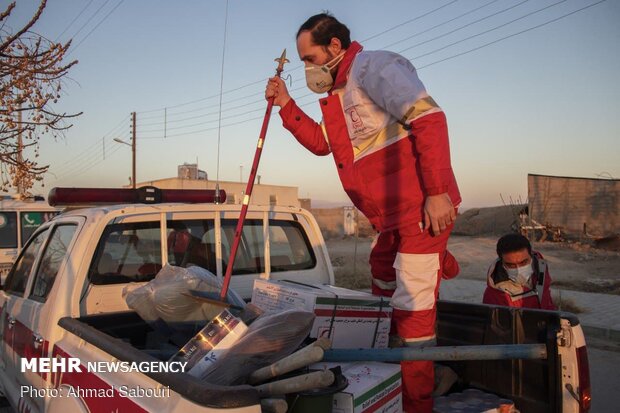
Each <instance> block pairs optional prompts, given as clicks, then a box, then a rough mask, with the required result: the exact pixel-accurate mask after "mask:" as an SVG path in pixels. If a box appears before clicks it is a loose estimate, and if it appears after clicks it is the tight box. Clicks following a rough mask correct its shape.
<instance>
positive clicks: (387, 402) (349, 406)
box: [310, 361, 403, 413]
mask: <svg viewBox="0 0 620 413" xmlns="http://www.w3.org/2000/svg"><path fill="white" fill-rule="evenodd" d="M334 366H340V367H341V369H342V373H343V374H344V376H345V377H346V378H347V380H348V381H349V385H348V386H347V388H346V389H344V390H343V391H342V392H340V393H336V394H335V395H334V406H333V413H362V412H373V413H401V412H402V411H403V407H402V406H403V401H402V378H401V372H400V364H391V363H379V362H373V361H360V362H355V363H318V364H313V365H312V366H310V368H311V369H313V370H314V369H316V370H320V369H325V368H332V367H334Z"/></svg>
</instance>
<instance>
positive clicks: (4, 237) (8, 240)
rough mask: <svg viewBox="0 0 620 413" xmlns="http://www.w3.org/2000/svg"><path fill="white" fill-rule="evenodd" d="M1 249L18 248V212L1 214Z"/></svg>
mask: <svg viewBox="0 0 620 413" xmlns="http://www.w3.org/2000/svg"><path fill="white" fill-rule="evenodd" d="M0 248H17V212H0Z"/></svg>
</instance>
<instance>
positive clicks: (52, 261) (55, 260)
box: [31, 225, 77, 302]
mask: <svg viewBox="0 0 620 413" xmlns="http://www.w3.org/2000/svg"><path fill="white" fill-rule="evenodd" d="M76 229H77V225H58V226H56V227H55V228H54V232H53V233H52V236H51V237H50V240H49V242H48V243H47V247H46V248H45V251H44V252H43V255H42V257H41V262H40V263H39V267H38V268H37V272H36V275H35V279H34V287H33V289H32V295H31V297H32V298H34V299H35V300H37V301H43V302H45V300H46V299H47V295H48V294H49V292H50V290H51V289H52V286H53V285H54V280H55V279H56V275H57V274H58V270H59V269H60V264H62V261H63V259H64V258H65V256H66V255H67V249H68V248H69V244H70V243H71V240H72V239H73V234H75V230H76Z"/></svg>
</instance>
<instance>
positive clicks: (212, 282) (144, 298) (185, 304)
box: [123, 265, 245, 342]
mask: <svg viewBox="0 0 620 413" xmlns="http://www.w3.org/2000/svg"><path fill="white" fill-rule="evenodd" d="M221 288H222V282H221V281H220V280H219V279H218V278H217V277H216V276H215V275H213V274H212V273H211V272H209V271H207V270H205V269H204V268H201V267H196V266H192V267H188V268H182V267H175V266H172V265H166V266H164V267H163V268H162V269H161V271H159V272H158V273H157V275H156V276H155V278H154V279H153V280H151V281H150V282H148V283H147V284H145V285H143V286H141V287H138V288H132V287H131V286H127V287H125V288H124V289H123V297H124V298H125V301H126V302H127V305H128V306H129V308H132V309H133V310H135V311H136V312H137V313H138V315H139V316H140V317H142V319H143V320H145V321H147V322H148V323H150V324H151V325H152V326H153V328H155V329H156V330H158V331H160V332H162V333H163V334H165V335H171V334H173V333H181V334H182V335H183V336H184V337H181V338H179V339H180V340H181V341H182V342H184V341H186V340H187V337H191V336H192V335H193V334H194V333H195V332H196V331H198V330H199V329H200V328H202V327H203V326H204V325H205V324H206V323H207V322H208V321H209V320H211V319H212V318H213V317H215V316H217V315H218V314H219V313H220V312H221V311H222V307H221V306H218V305H214V304H209V303H204V302H200V301H198V300H196V299H194V298H192V297H190V296H189V294H190V291H191V290H196V291H200V292H203V293H213V295H214V298H215V297H217V296H218V294H219V292H220V291H221ZM227 301H228V303H230V304H233V305H236V306H240V307H243V306H244V305H245V302H244V301H243V299H242V298H241V297H239V296H238V295H237V294H236V293H235V292H234V291H232V290H231V289H229V290H228V295H227Z"/></svg>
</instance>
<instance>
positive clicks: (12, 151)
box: [0, 0, 81, 193]
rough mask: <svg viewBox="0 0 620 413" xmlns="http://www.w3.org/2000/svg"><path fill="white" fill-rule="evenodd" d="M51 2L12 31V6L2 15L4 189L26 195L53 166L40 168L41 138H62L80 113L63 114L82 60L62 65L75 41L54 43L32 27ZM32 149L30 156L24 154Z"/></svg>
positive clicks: (0, 185)
mask: <svg viewBox="0 0 620 413" xmlns="http://www.w3.org/2000/svg"><path fill="white" fill-rule="evenodd" d="M46 3H47V0H41V3H40V4H39V7H38V9H37V11H36V12H35V14H34V15H33V16H32V18H31V19H30V21H29V22H28V23H26V25H24V26H23V27H22V28H21V29H19V30H17V31H15V32H13V31H12V30H11V29H10V28H9V25H8V24H7V21H8V19H9V17H10V16H11V12H12V11H13V9H14V8H15V2H13V3H11V4H10V5H9V6H8V7H7V8H6V10H4V11H3V12H2V13H1V14H0V162H1V166H0V179H1V181H0V190H3V191H6V190H8V189H9V188H10V187H15V188H17V190H18V192H20V193H24V192H26V191H27V190H28V189H30V188H32V186H33V185H34V183H35V182H36V181H41V180H42V179H43V174H44V173H45V172H46V171H47V169H48V168H49V165H39V164H38V163H37V161H36V158H38V156H39V139H40V137H41V136H43V135H45V134H49V135H51V136H52V137H54V138H57V137H60V136H62V134H63V132H64V131H65V130H66V129H68V128H70V127H71V126H72V125H71V124H69V123H68V122H67V121H66V120H67V119H69V118H73V117H76V116H79V115H81V112H80V113H76V114H67V113H58V112H56V111H55V110H54V108H53V106H54V104H55V103H57V102H58V99H60V97H61V91H62V87H63V77H64V76H65V75H66V74H67V73H68V71H69V69H70V68H71V67H72V66H73V65H75V64H76V63H77V60H74V61H71V62H69V63H63V59H64V57H65V54H66V52H67V50H68V49H69V46H70V45H71V41H68V42H66V43H65V44H61V43H55V42H52V41H51V40H48V39H46V38H45V37H43V36H41V35H39V34H36V33H34V32H32V31H30V29H31V28H32V26H33V25H34V24H35V23H36V22H37V20H38V19H39V17H41V13H42V12H43V9H44V8H45V5H46ZM24 149H29V151H28V153H29V154H30V156H29V157H27V156H24Z"/></svg>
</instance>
